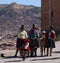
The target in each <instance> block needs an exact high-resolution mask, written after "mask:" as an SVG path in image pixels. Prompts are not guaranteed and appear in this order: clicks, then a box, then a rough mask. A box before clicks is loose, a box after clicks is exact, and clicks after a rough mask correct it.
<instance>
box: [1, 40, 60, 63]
mask: <svg viewBox="0 0 60 63" xmlns="http://www.w3.org/2000/svg"><path fill="white" fill-rule="evenodd" d="M1 53H3V54H4V55H5V58H2V57H0V63H60V41H57V42H56V48H54V49H53V53H52V56H43V57H40V48H38V50H37V55H38V56H37V57H28V58H26V60H25V61H23V60H22V58H21V57H19V54H18V57H17V58H14V57H13V56H14V54H15V50H1V51H0V54H1Z"/></svg>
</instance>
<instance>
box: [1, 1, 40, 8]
mask: <svg viewBox="0 0 60 63" xmlns="http://www.w3.org/2000/svg"><path fill="white" fill-rule="evenodd" d="M12 2H16V3H18V4H24V5H34V6H38V7H41V0H0V4H10V3H12Z"/></svg>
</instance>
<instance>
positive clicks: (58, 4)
mask: <svg viewBox="0 0 60 63" xmlns="http://www.w3.org/2000/svg"><path fill="white" fill-rule="evenodd" d="M41 2H42V4H41V6H42V8H41V10H42V11H41V12H42V14H41V20H42V23H41V27H42V30H44V29H47V27H48V26H49V0H41ZM51 11H53V16H51V24H53V25H54V26H55V28H56V29H58V30H60V0H51Z"/></svg>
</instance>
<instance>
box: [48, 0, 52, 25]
mask: <svg viewBox="0 0 60 63" xmlns="http://www.w3.org/2000/svg"><path fill="white" fill-rule="evenodd" d="M50 25H51V0H49V22H48V26H50Z"/></svg>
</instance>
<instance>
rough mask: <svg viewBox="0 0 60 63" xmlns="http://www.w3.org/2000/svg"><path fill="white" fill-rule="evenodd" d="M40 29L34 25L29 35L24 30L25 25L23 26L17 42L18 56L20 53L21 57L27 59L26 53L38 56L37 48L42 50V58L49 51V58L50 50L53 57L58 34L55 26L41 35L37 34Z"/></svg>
mask: <svg viewBox="0 0 60 63" xmlns="http://www.w3.org/2000/svg"><path fill="white" fill-rule="evenodd" d="M37 30H38V28H37V27H36V26H35V24H33V25H32V29H31V30H30V31H29V34H28V33H27V31H26V30H25V29H24V25H21V27H20V29H19V32H18V37H17V42H16V48H17V50H16V54H15V56H17V53H18V51H20V55H21V56H22V57H23V59H24V58H25V53H26V51H27V52H28V55H30V56H37V48H39V47H40V49H41V56H43V53H44V54H45V51H46V49H47V54H46V55H47V56H48V55H49V48H50V56H51V55H52V48H55V38H56V34H55V31H54V27H53V25H51V26H50V27H49V30H47V31H42V32H41V33H40V35H38V33H37Z"/></svg>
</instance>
